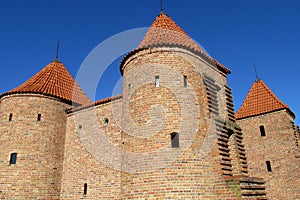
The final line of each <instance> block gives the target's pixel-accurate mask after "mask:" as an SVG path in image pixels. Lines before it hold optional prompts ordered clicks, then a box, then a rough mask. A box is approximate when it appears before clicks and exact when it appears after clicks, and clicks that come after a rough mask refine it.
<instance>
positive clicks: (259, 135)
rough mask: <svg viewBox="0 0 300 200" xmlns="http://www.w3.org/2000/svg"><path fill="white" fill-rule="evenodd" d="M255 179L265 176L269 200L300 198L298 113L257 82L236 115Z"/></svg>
mask: <svg viewBox="0 0 300 200" xmlns="http://www.w3.org/2000/svg"><path fill="white" fill-rule="evenodd" d="M236 117H237V119H238V121H237V122H238V124H239V125H240V127H241V128H242V129H243V132H244V143H245V148H246V150H247V155H248V166H249V167H248V168H249V174H250V175H251V176H258V177H263V178H264V180H265V181H266V190H267V196H268V197H269V199H300V186H299V185H300V148H299V128H298V127H296V126H295V124H294V118H295V115H294V113H293V112H292V111H291V110H290V108H289V107H288V106H287V105H286V104H284V103H282V102H281V101H280V100H279V99H278V98H277V97H276V96H275V94H274V93H273V92H272V91H271V90H270V89H269V88H268V86H267V85H266V84H265V83H264V82H263V81H262V80H256V81H255V82H254V84H253V85H252V87H251V89H250V91H249V93H248V94H247V97H246V99H245V100H244V103H243V104H242V106H241V108H240V109H239V110H238V112H237V113H236Z"/></svg>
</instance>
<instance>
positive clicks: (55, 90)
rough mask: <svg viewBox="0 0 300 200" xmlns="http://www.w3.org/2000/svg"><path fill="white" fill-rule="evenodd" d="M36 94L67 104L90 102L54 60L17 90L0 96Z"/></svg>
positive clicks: (67, 73)
mask: <svg viewBox="0 0 300 200" xmlns="http://www.w3.org/2000/svg"><path fill="white" fill-rule="evenodd" d="M23 93H37V94H43V95H48V96H53V97H57V98H59V99H62V100H64V101H66V102H67V103H72V102H73V103H76V104H81V105H82V104H89V103H91V100H90V99H89V98H88V97H87V96H86V94H85V93H84V92H83V91H82V89H81V88H80V86H79V85H78V84H77V83H76V81H75V80H74V78H73V77H72V75H71V74H70V73H69V72H68V70H67V69H66V67H65V66H64V65H63V64H62V63H61V62H59V61H57V60H55V61H53V62H51V63H50V64H48V65H47V66H46V67H44V68H43V69H42V70H41V71H39V72H38V73H37V74H35V75H34V76H33V77H31V78H30V79H28V80H27V81H26V82H25V83H23V84H22V85H20V86H18V87H17V88H15V89H13V90H11V91H9V92H6V93H4V94H2V95H0V98H1V97H3V96H6V95H10V94H23Z"/></svg>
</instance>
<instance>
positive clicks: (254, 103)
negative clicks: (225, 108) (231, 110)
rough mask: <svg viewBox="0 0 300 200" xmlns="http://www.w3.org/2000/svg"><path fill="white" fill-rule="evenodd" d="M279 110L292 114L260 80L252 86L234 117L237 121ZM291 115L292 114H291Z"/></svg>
mask: <svg viewBox="0 0 300 200" xmlns="http://www.w3.org/2000/svg"><path fill="white" fill-rule="evenodd" d="M281 109H287V110H288V111H289V112H290V113H292V112H291V111H290V109H289V107H288V106H287V105H286V104H284V103H283V102H282V101H280V100H279V99H278V98H277V97H276V95H275V94H274V93H273V92H272V91H271V90H270V89H269V88H268V86H267V85H266V84H265V83H264V82H263V81H262V80H258V81H255V83H254V84H253V85H252V87H251V89H250V91H249V92H248V94H247V97H246V99H245V100H244V102H243V104H242V106H241V108H240V109H239V110H238V112H237V113H236V114H235V116H236V118H237V119H242V118H246V117H252V116H256V115H260V114H264V113H268V112H272V111H276V110H281ZM292 115H294V114H293V113H292Z"/></svg>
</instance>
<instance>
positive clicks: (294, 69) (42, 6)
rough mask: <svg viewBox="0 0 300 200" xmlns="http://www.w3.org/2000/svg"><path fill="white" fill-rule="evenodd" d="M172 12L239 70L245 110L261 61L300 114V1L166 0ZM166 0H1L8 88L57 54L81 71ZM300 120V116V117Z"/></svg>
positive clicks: (236, 89) (1, 80)
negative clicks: (96, 51)
mask: <svg viewBox="0 0 300 200" xmlns="http://www.w3.org/2000/svg"><path fill="white" fill-rule="evenodd" d="M164 8H165V11H166V13H167V14H168V15H169V16H170V17H172V18H173V19H174V20H175V21H176V22H177V23H178V24H179V25H180V26H181V27H182V28H183V29H184V30H185V31H186V32H187V33H188V34H189V35H190V36H191V37H192V38H193V39H195V40H197V41H198V42H199V43H200V44H201V45H202V46H204V47H205V49H206V50H207V51H208V52H209V54H210V55H211V56H212V57H214V58H215V59H217V60H218V61H220V62H221V63H222V64H224V65H225V66H226V67H228V68H229V69H231V71H232V74H231V75H229V77H228V83H229V86H230V87H232V89H233V96H234V101H235V108H236V109H238V108H239V107H240V105H241V103H242V101H243V99H244V98H245V96H246V94H247V92H248V90H249V89H250V87H251V85H252V83H253V82H254V80H255V74H254V70H253V65H254V64H256V66H257V70H258V73H259V76H260V78H261V79H263V80H264V82H265V83H266V84H267V85H268V86H269V87H270V88H271V90H272V91H273V92H274V93H275V94H276V95H277V96H278V97H279V98H280V99H281V100H282V101H283V102H284V103H286V104H288V105H289V106H290V108H291V109H292V110H293V111H294V112H295V114H296V116H298V117H299V118H300V105H299V99H300V93H299V85H300V80H299V74H300V64H299V61H298V58H299V57H300V12H299V10H300V1H298V0H288V1H286V0H276V1H271V0H263V1H261V0H251V1H250V0H243V1H241V0H230V1H224V0H210V1H207V0H206V1H203V0H185V1H182V0H172V1H170V0H164ZM158 13H159V0H128V1H124V0H109V1H99V0H94V1H91V0H86V1H82V0H81V1H79V0H72V1H71V0H65V1H62V0H51V1H50V0H48V1H47V0H44V1H40V0H35V1H33V0H28V1H23V0H11V1H4V0H2V1H0V23H1V29H0V30H1V31H0V59H1V73H0V93H3V92H6V91H8V90H10V89H13V88H15V87H16V86H18V85H20V84H21V83H23V82H24V81H26V80H27V79H28V78H29V77H31V76H32V75H34V74H35V73H36V72H38V71H39V70H40V69H41V68H42V67H44V66H45V65H47V64H48V63H49V62H51V61H52V60H53V59H54V58H55V51H56V50H55V49H56V42H57V40H58V39H59V40H60V60H61V61H62V62H63V63H64V64H65V66H66V67H67V68H68V70H69V71H70V72H71V74H72V75H73V76H74V77H75V76H76V73H77V70H78V69H79V67H80V65H81V63H82V62H83V60H84V59H85V57H86V56H87V55H88V53H89V52H90V51H91V50H92V49H93V48H94V47H96V46H97V45H98V44H99V43H100V42H102V41H104V40H105V39H107V38H109V37H111V36H113V35H115V34H118V33H120V32H122V31H126V30H130V29H133V28H139V27H147V26H150V25H151V23H152V22H153V20H154V18H155V17H156V15H157V14H158ZM118 64H119V60H117V61H116V62H114V63H113V64H112V65H111V67H110V69H109V70H108V72H107V73H106V77H104V78H103V79H102V80H101V81H100V86H99V90H98V92H97V99H100V98H103V97H107V96H110V95H111V90H112V88H113V87H112V86H111V85H113V84H114V82H115V81H116V80H118V79H119V78H120V73H119V66H118ZM296 122H297V124H300V120H299V119H297V120H296Z"/></svg>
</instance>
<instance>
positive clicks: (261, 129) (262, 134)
mask: <svg viewBox="0 0 300 200" xmlns="http://www.w3.org/2000/svg"><path fill="white" fill-rule="evenodd" d="M259 130H260V135H261V137H265V136H266V131H265V127H264V126H260V127H259Z"/></svg>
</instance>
